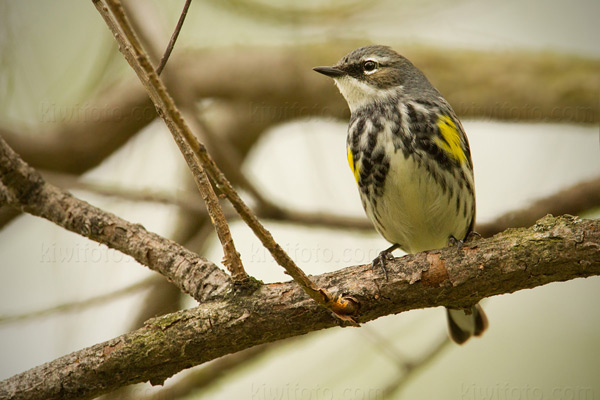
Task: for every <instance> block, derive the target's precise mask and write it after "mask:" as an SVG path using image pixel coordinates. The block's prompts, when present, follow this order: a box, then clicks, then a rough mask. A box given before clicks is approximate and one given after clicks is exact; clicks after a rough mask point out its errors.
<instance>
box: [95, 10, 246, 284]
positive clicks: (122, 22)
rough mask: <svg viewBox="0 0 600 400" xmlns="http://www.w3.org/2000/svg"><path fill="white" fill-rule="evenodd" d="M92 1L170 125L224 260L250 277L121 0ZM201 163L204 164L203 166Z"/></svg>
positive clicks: (238, 275)
mask: <svg viewBox="0 0 600 400" xmlns="http://www.w3.org/2000/svg"><path fill="white" fill-rule="evenodd" d="M93 3H94V5H95V6H96V9H97V10H98V12H99V13H100V15H101V16H102V18H103V19H104V21H105V22H106V24H107V25H108V27H109V29H110V30H111V32H112V33H113V35H114V36H115V39H116V40H117V43H118V44H119V49H120V50H121V52H122V53H123V55H124V56H125V59H126V60H127V61H128V62H129V65H130V66H131V67H132V68H133V70H134V71H135V72H136V74H137V75H138V77H139V79H140V81H141V82H142V84H143V85H144V87H146V89H147V92H148V95H149V96H150V98H151V99H152V102H153V103H154V105H155V106H156V109H157V110H158V111H159V115H160V117H161V118H162V119H163V120H164V121H165V123H166V124H167V126H168V127H169V131H170V132H171V134H172V135H173V138H174V139H175V142H176V143H177V146H178V147H179V149H180V151H181V153H182V154H183V156H184V159H185V161H186V162H187V164H188V167H189V168H190V170H191V172H192V175H193V177H194V181H195V182H196V186H197V187H198V190H199V191H200V194H201V195H202V198H203V199H204V203H205V204H206V208H207V210H208V214H209V215H210V218H211V221H212V223H213V226H214V228H215V230H216V232H217V236H218V238H219V240H220V242H221V245H222V247H223V253H224V258H223V262H224V263H225V265H226V266H227V268H228V269H229V270H230V271H231V274H232V276H233V278H234V280H235V281H245V280H246V279H247V278H248V276H247V274H246V272H245V271H244V268H243V266H242V261H241V259H240V255H239V253H238V252H237V250H236V249H235V245H234V243H233V238H232V237H231V232H230V231H229V225H228V224H227V221H226V220H225V215H224V214H223V210H222V209H221V205H220V204H219V201H218V199H217V196H216V194H215V193H214V190H213V188H212V185H211V184H210V182H209V181H208V177H207V176H206V172H205V168H204V165H206V163H205V162H203V160H202V159H201V157H200V159H199V158H198V157H196V155H195V154H194V151H192V148H191V142H192V140H191V138H192V137H193V138H194V139H195V137H194V136H193V134H192V132H191V130H190V128H189V127H188V126H187V124H186V123H185V120H184V119H183V117H182V116H181V114H180V112H179V110H177V108H176V107H175V104H174V102H173V100H172V99H171V97H170V96H169V94H168V93H167V91H166V88H165V87H164V85H162V83H161V81H160V79H159V78H158V75H157V74H156V71H155V70H154V68H153V67H152V64H151V63H150V59H149V58H148V55H147V54H146V53H145V51H144V49H143V48H142V46H141V43H140V42H139V40H138V38H137V36H136V35H135V32H134V31H133V28H132V27H131V25H130V24H129V21H128V19H127V16H126V15H125V11H124V10H123V7H122V5H121V2H120V1H118V0H107V3H108V8H110V12H109V10H108V8H106V6H105V5H103V4H101V2H100V1H99V0H93ZM196 153H197V152H196ZM200 162H202V164H204V165H200Z"/></svg>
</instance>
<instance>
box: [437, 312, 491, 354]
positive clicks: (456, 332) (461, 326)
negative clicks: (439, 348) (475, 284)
mask: <svg viewBox="0 0 600 400" xmlns="http://www.w3.org/2000/svg"><path fill="white" fill-rule="evenodd" d="M446 314H447V316H448V330H449V331H450V338H452V340H453V341H454V342H456V343H458V344H463V343H464V342H466V341H467V340H468V339H469V338H470V337H471V336H480V335H481V334H482V333H483V332H484V331H485V330H486V329H487V327H488V320H487V317H486V315H485V313H484V312H483V309H482V308H481V306H480V305H479V304H475V305H474V306H473V307H471V310H470V312H469V311H465V310H460V309H452V308H446Z"/></svg>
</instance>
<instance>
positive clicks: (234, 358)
mask: <svg viewBox="0 0 600 400" xmlns="http://www.w3.org/2000/svg"><path fill="white" fill-rule="evenodd" d="M275 347H277V346H276V344H274V343H268V344H263V345H258V346H254V347H251V348H249V349H246V350H242V351H240V352H237V353H234V354H229V355H227V356H224V357H221V358H218V359H216V360H214V361H211V362H210V363H209V364H208V365H206V366H205V367H203V368H199V369H195V370H193V371H190V372H189V373H187V374H186V375H185V376H183V377H182V378H181V379H179V380H178V381H177V383H175V384H173V385H172V386H169V387H166V388H164V389H161V390H159V391H158V392H156V393H153V394H151V395H149V396H147V397H140V396H137V397H135V400H164V399H170V400H174V399H179V398H182V397H185V396H187V395H189V394H190V393H192V392H195V393H196V392H197V391H199V390H206V389H207V388H209V387H210V386H212V385H214V384H215V383H217V382H218V381H219V380H220V379H222V378H224V377H226V376H227V374H228V373H230V372H231V371H234V370H237V369H239V368H241V367H244V366H246V365H247V364H249V363H251V362H253V361H256V360H257V359H258V358H259V357H261V356H263V355H265V354H266V353H267V352H268V351H270V350H272V349H273V348H275Z"/></svg>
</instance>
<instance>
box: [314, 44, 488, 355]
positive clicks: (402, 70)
mask: <svg viewBox="0 0 600 400" xmlns="http://www.w3.org/2000/svg"><path fill="white" fill-rule="evenodd" d="M314 70H315V71H317V72H320V73H322V74H324V75H327V76H329V77H332V78H333V79H334V81H335V83H336V85H337V87H338V88H339V90H340V92H341V93H342V95H343V96H344V98H345V99H346V101H347V102H348V106H349V107H350V111H351V117H350V125H349V126H348V139H347V153H348V162H349V164H350V168H351V169H352V172H353V174H354V177H355V178H356V183H357V184H358V188H359V192H360V198H361V200H362V205H363V207H364V209H365V211H366V213H367V216H368V217H369V218H370V219H371V221H372V222H373V224H374V225H375V228H376V229H377V231H378V232H379V233H380V234H381V235H382V236H383V237H384V238H385V239H386V240H387V241H389V242H390V243H392V244H393V245H392V246H391V247H390V248H388V249H386V250H384V251H382V252H381V254H380V256H379V257H378V258H377V259H375V261H374V262H373V264H377V263H381V266H382V267H384V268H385V265H384V264H385V260H386V259H387V258H389V257H390V256H391V255H390V253H391V252H392V251H393V250H395V249H397V248H400V249H402V250H404V251H405V252H407V253H416V252H420V251H425V250H431V249H437V248H441V247H445V246H447V245H448V243H449V242H453V241H454V242H459V243H462V241H463V240H465V239H466V238H467V236H468V234H469V233H470V232H472V230H473V225H474V221H475V189H474V183H473V163H472V161H471V152H470V149H469V142H468V141H467V136H466V135H465V133H464V130H463V127H462V125H461V123H460V121H459V120H458V118H457V117H456V114H455V113H454V111H453V110H452V107H450V104H448V102H447V101H446V100H445V99H444V98H443V97H442V95H441V94H440V93H439V92H438V91H437V90H436V89H435V88H434V87H433V85H431V83H429V81H428V80H427V78H426V77H425V75H423V73H422V72H421V71H420V70H419V69H417V67H415V66H414V65H413V64H412V63H411V62H410V61H408V60H407V59H406V58H404V57H402V56H401V55H399V54H398V53H396V52H395V51H393V50H392V49H391V48H389V47H387V46H365V47H361V48H359V49H357V50H354V51H352V52H350V53H349V54H347V55H346V56H344V57H343V58H342V59H341V60H340V61H338V63H337V64H336V65H334V66H332V67H315V68H314ZM447 316H448V327H449V331H450V337H451V338H452V339H453V340H454V341H455V342H456V343H464V342H465V341H466V340H467V339H469V337H471V336H472V335H475V336H479V335H481V334H482V333H483V331H484V330H485V329H486V327H487V317H486V316H485V314H484V312H483V310H482V309H481V307H480V306H479V304H477V305H475V306H474V307H472V309H471V310H468V311H464V310H461V309H447Z"/></svg>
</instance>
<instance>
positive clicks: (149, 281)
mask: <svg viewBox="0 0 600 400" xmlns="http://www.w3.org/2000/svg"><path fill="white" fill-rule="evenodd" d="M162 281H164V279H163V278H162V277H158V276H151V277H149V278H146V279H144V280H141V281H139V282H136V283H134V284H133V285H129V286H126V287H124V288H121V289H117V290H114V291H112V292H108V293H103V294H101V295H99V296H94V297H90V298H89V299H85V300H81V301H72V302H70V303H64V304H59V305H56V306H53V307H48V308H45V309H42V310H37V311H32V312H28V313H23V314H17V315H5V316H1V315H0V325H1V324H8V323H12V322H18V321H24V320H28V319H33V318H40V317H45V316H47V315H52V314H56V313H65V312H73V311H79V310H82V309H84V308H89V307H93V306H97V305H102V304H106V303H108V302H110V301H112V300H116V299H118V298H120V297H123V296H127V295H129V294H131V293H135V292H137V291H140V290H142V289H147V288H149V287H151V286H153V285H155V284H157V283H158V282H162Z"/></svg>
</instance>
